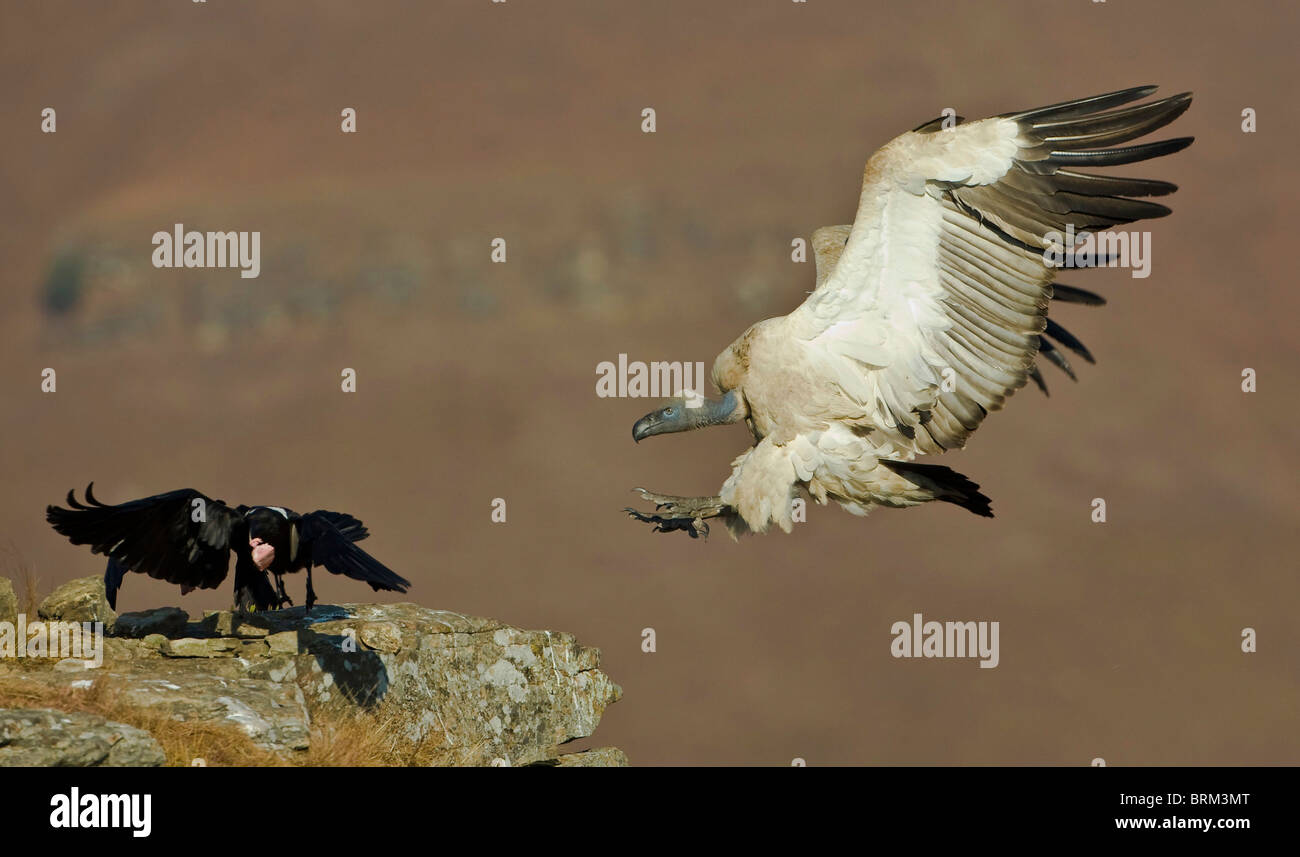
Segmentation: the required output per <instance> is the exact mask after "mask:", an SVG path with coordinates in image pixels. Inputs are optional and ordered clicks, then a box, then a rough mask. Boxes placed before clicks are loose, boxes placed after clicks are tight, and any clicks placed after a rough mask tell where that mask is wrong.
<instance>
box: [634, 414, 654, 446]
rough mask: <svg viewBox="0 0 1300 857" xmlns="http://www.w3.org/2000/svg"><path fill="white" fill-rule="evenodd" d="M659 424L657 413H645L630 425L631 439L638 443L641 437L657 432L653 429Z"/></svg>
mask: <svg viewBox="0 0 1300 857" xmlns="http://www.w3.org/2000/svg"><path fill="white" fill-rule="evenodd" d="M658 426H659V417H658V414H657V413H650V414H646V415H645V416H644V417H642V418H641V419H639V420H637V421H636V422H635V423H633V425H632V440H634V441H636V442H637V443H640V442H641V441H642V440H643V439H645V438H647V437H649V436H650V435H652V434H657V432H656V431H655V429H656V428H657V427H658Z"/></svg>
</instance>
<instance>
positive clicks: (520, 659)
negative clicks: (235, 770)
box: [0, 578, 626, 766]
mask: <svg viewBox="0 0 1300 857" xmlns="http://www.w3.org/2000/svg"><path fill="white" fill-rule="evenodd" d="M95 580H97V579H96V578H89V579H87V580H84V581H74V584H75V586H74V584H68V585H66V586H64V587H60V589H59V590H58V591H57V592H56V593H55V594H56V595H58V594H59V593H62V592H64V591H65V590H67V591H68V593H75V595H74V596H72V597H61V600H60V601H58V602H57V603H58V604H59V605H67V607H66V608H63V607H56V606H55V603H54V596H51V598H50V599H46V602H45V603H44V604H43V605H42V611H41V612H42V616H45V615H46V607H47V605H48V606H50V609H49V617H50V618H59V619H65V620H70V619H71V618H72V617H78V618H77V621H85V620H83V619H81V618H80V617H83V616H85V615H86V612H87V609H91V610H97V609H98V605H97V603H96V601H95V598H94V597H93V592H94V585H93V583H92V581H95ZM100 586H101V589H100V593H101V595H102V583H101V584H100ZM104 606H105V607H106V606H107V605H106V604H105V605H104ZM65 609H66V610H67V611H68V612H64V610H65ZM115 618H116V625H115V626H114V631H113V636H111V637H109V638H107V639H105V641H104V657H103V664H102V665H101V666H99V667H97V668H87V667H86V666H85V664H84V663H82V662H80V661H73V660H65V661H62V662H59V663H58V664H57V665H55V663H54V661H49V662H48V663H49V664H50V667H49V668H42V669H31V668H30V666H29V668H26V669H21V670H18V669H14V668H13V667H12V666H10V667H9V668H8V675H9V677H10V678H11V679H12V678H20V679H21V680H22V681H25V682H34V683H37V684H40V685H44V686H46V687H47V688H53V689H62V688H77V687H87V686H89V685H90V683H92V682H97V681H105V682H109V683H110V684H111V686H112V687H113V688H114V689H115V691H116V692H117V693H118V694H119V696H120V698H121V699H122V700H123V701H125V702H127V703H129V704H130V705H133V706H140V707H145V708H149V709H155V710H157V711H159V712H162V713H164V714H166V715H167V716H168V717H170V718H174V719H177V720H185V721H190V720H194V721H203V722H220V723H226V724H233V725H235V726H237V727H238V728H240V729H241V730H243V732H244V733H245V734H246V735H247V736H248V737H249V738H250V739H251V740H252V741H253V742H254V743H255V744H257V745H258V746H260V747H262V748H264V749H266V750H270V751H273V752H275V753H277V754H281V755H284V756H285V757H286V758H290V759H291V758H292V757H293V754H295V753H297V752H299V751H302V750H304V749H307V748H308V747H309V745H310V742H311V740H312V732H313V730H312V725H313V718H315V717H318V716H319V715H321V714H322V713H323V712H327V711H329V712H334V713H337V712H338V711H339V710H347V711H352V710H356V711H365V712H375V713H382V718H383V722H384V723H385V724H386V727H387V728H388V729H390V730H392V731H393V732H394V733H395V736H396V737H397V738H398V739H400V740H401V741H403V742H406V743H407V744H409V745H410V746H413V747H414V746H423V747H426V748H428V747H434V748H436V749H437V751H438V754H437V755H438V758H440V759H444V760H445V762H446V763H447V764H459V765H511V766H517V765H529V764H551V765H623V764H626V758H625V757H624V756H623V754H622V753H621V751H618V750H616V749H614V748H601V749H598V750H591V751H588V752H585V753H578V754H567V755H562V754H561V752H560V747H561V746H562V745H564V744H565V743H567V742H570V741H573V740H576V739H580V738H585V737H588V736H590V735H591V734H592V733H593V732H594V731H595V729H596V725H597V724H598V723H599V722H600V718H601V716H602V714H603V713H604V710H605V707H606V706H607V705H609V704H610V703H612V702H614V701H616V700H617V699H618V698H619V696H620V694H621V691H620V689H619V687H618V685H616V684H614V683H613V681H611V680H610V678H609V677H608V676H607V675H605V674H604V673H603V672H601V671H600V670H599V669H598V667H599V664H600V652H599V650H597V649H593V648H588V647H584V646H581V645H579V644H578V642H577V641H576V640H575V639H574V638H573V636H572V635H570V634H565V633H561V632H555V631H528V630H523V629H520V628H515V627H512V626H510V625H507V624H505V623H502V622H498V621H495V620H491V619H482V618H477V617H472V616H464V615H461V614H459V613H453V612H449V611H445V610H431V609H428V608H425V607H420V606H417V605H415V604H387V605H377V604H344V605H338V606H327V605H321V604H318V605H316V606H315V607H314V608H313V609H312V610H311V612H310V613H307V612H306V611H305V610H304V609H303V608H301V607H295V608H291V609H288V610H280V611H273V612H270V613H263V614H239V613H230V612H224V611H223V612H213V613H208V614H205V615H204V616H203V617H202V618H201V619H199V620H197V621H188V618H189V617H188V616H186V615H185V614H184V613H183V612H181V611H179V610H178V609H177V608H160V609H156V610H152V611H148V612H147V613H144V614H138V613H137V614H132V613H127V614H123V615H122V616H120V617H115ZM102 619H103V616H102V614H101V615H100V620H101V621H102ZM5 674H6V665H5V663H4V662H3V661H0V676H4V675H5Z"/></svg>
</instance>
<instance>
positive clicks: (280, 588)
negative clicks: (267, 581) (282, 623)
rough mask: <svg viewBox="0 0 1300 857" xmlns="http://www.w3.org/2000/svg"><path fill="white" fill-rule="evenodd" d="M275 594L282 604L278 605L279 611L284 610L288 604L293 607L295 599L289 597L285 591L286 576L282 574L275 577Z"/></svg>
mask: <svg viewBox="0 0 1300 857" xmlns="http://www.w3.org/2000/svg"><path fill="white" fill-rule="evenodd" d="M275 594H276V597H277V598H279V599H280V603H279V604H278V605H276V609H277V610H278V609H282V608H283V607H284V605H286V604H288V605H289V606H290V607H292V606H293V599H292V598H290V597H289V593H287V592H285V591H284V575H282V574H277V575H276V576H275Z"/></svg>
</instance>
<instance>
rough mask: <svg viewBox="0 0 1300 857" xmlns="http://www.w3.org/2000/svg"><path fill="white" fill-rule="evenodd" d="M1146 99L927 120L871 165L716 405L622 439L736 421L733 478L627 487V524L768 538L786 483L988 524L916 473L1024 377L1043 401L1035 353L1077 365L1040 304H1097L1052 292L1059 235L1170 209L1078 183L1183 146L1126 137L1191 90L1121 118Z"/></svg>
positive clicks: (955, 492)
mask: <svg viewBox="0 0 1300 857" xmlns="http://www.w3.org/2000/svg"><path fill="white" fill-rule="evenodd" d="M1155 89H1156V87H1154V86H1140V87H1134V88H1132V89H1125V90H1122V91H1119V92H1112V93H1108V94H1106V95H1096V96H1092V97H1089V98H1081V99H1078V100H1076V101H1067V102H1064V103H1061V104H1053V105H1051V106H1049V107H1040V108H1037V109H1034V110H1025V111H1021V112H1018V113H1007V114H1004V115H1002V116H997V117H994V118H991V119H983V120H980V121H976V122H969V123H967V122H964V121H963V120H962V119H961V117H956V121H955V122H952V121H945V120H944V119H942V118H941V119H935V120H933V121H931V122H927V123H926V124H924V125H921V126H920V127H919V128H917V129H916V130H914V131H911V132H909V133H906V134H903V135H902V136H900V137H897V138H895V139H894V140H892V141H891V142H889V143H887V144H886V145H885V146H884V147H883V148H881V149H880V150H878V151H877V152H876V153H875V154H874V155H872V156H871V159H870V160H869V161H867V166H866V170H865V172H864V176H863V182H862V192H861V197H860V200H859V203H858V210H857V215H856V218H855V220H854V222H853V225H852V226H827V227H823V228H821V229H818V230H817V231H815V232H814V233H813V237H812V245H813V250H814V253H815V257H816V268H817V284H816V288H815V289H814V290H813V291H812V292H811V293H810V294H809V295H808V298H807V299H806V300H805V301H804V302H803V303H802V304H801V305H800V306H799V307H798V308H797V309H795V310H794V312H792V313H790V314H789V315H787V316H784V317H782V318H770V319H766V320H764V321H760V322H758V323H757V324H755V325H753V326H752V327H750V328H749V329H748V330H746V331H745V332H744V333H743V334H741V335H740V337H739V338H738V339H737V340H736V341H735V342H733V343H732V344H731V345H729V346H728V347H727V349H726V350H725V351H723V352H722V353H721V354H720V355H718V359H717V361H716V362H715V363H714V365H713V382H714V384H715V385H716V386H717V387H718V389H719V390H720V391H721V393H722V396H721V397H720V398H718V399H705V400H704V401H703V402H700V400H699V398H698V397H697V398H696V399H695V400H694V401H689V400H687V399H685V398H682V399H676V400H673V401H670V402H668V403H667V404H666V405H664V406H663V407H661V408H659V409H658V410H655V411H653V412H651V413H649V414H647V415H646V416H644V417H642V418H641V419H639V420H637V422H636V424H635V425H634V426H633V429H632V436H633V438H634V439H635V440H636V441H638V442H639V441H641V440H643V439H644V438H647V437H650V436H652V435H657V434H664V433H667V432H679V431H687V430H689V429H697V428H703V427H705V426H713V425H724V424H729V423H738V422H745V423H746V424H748V426H749V429H750V431H751V432H752V434H753V437H754V444H753V446H752V447H751V448H750V449H748V450H746V451H745V452H744V454H742V455H741V456H740V457H738V458H737V459H736V460H735V461H734V462H733V463H732V472H731V475H730V477H728V478H727V480H726V482H725V483H724V484H723V486H722V490H721V491H720V492H719V495H718V496H716V497H678V496H672V495H665V494H656V493H653V492H649V491H646V490H644V489H640V488H638V489H636V490H637V491H638V492H640V494H641V496H642V497H643V498H644V499H645V500H648V501H650V502H651V503H653V504H654V505H655V507H656V508H655V511H653V512H651V513H648V514H643V513H642V512H639V511H636V510H634V509H628V510H627V511H628V513H629V514H631V515H632V517H634V518H636V519H638V520H641V521H647V522H650V523H653V524H654V525H655V529H656V530H658V531H661V532H667V531H671V530H685V531H687V532H688V533H689V534H690V535H691V536H692V537H695V536H697V535H700V534H707V532H708V525H707V524H705V522H704V521H705V519H706V518H716V517H720V518H722V519H723V520H724V521H725V522H726V524H727V526H728V528H729V529H730V531H731V532H732V534H733V535H735V534H737V533H742V532H763V531H765V530H767V529H768V527H770V526H772V525H773V524H775V525H776V526H778V527H780V528H781V529H783V530H785V531H786V532H789V531H790V528H791V505H792V502H793V500H794V499H795V497H796V492H797V491H798V490H799V489H800V488H802V489H804V490H806V491H807V493H808V494H809V495H810V496H811V497H813V498H814V499H816V500H817V501H818V502H819V503H823V504H824V503H826V501H827V500H834V501H836V502H838V503H839V504H840V505H841V506H843V507H844V508H845V509H847V510H849V511H850V512H852V513H854V514H856V515H865V514H867V513H868V512H869V511H870V510H871V509H872V508H873V507H875V506H890V507H894V508H900V507H907V506H915V505H918V504H920V503H926V502H929V501H931V500H942V501H945V502H948V503H955V504H957V505H959V506H962V507H963V508H966V509H968V510H970V511H971V512H974V513H975V514H977V515H983V516H986V517H992V511H991V509H990V501H989V499H988V498H987V497H986V496H984V495H983V494H981V493H980V492H979V486H978V485H976V484H975V483H974V482H972V481H971V480H969V479H967V478H966V477H965V476H963V475H961V474H960V473H957V472H956V471H954V470H952V469H950V468H948V467H944V466H941V465H937V464H921V463H917V462H916V461H915V459H916V458H917V457H918V456H926V455H938V454H941V453H943V452H946V451H948V450H952V449H961V448H962V447H964V446H965V445H966V442H967V440H968V439H969V438H970V435H971V433H972V432H974V431H975V430H976V429H977V428H979V426H980V424H981V423H983V421H984V418H985V417H986V416H988V415H989V413H990V412H992V411H996V410H998V409H999V408H1001V407H1002V406H1003V405H1004V404H1005V403H1006V400H1007V398H1008V397H1009V396H1010V395H1011V394H1012V393H1014V392H1015V391H1016V390H1018V389H1020V387H1022V386H1024V384H1025V383H1026V381H1027V380H1029V379H1032V380H1033V381H1034V382H1035V383H1036V384H1037V386H1038V387H1039V388H1040V389H1042V391H1043V392H1044V393H1046V392H1047V388H1046V385H1045V384H1044V382H1043V378H1042V376H1041V375H1040V374H1039V370H1038V366H1037V359H1038V358H1039V357H1040V356H1041V357H1043V358H1045V359H1046V360H1047V361H1049V362H1051V363H1054V364H1055V365H1056V366H1057V367H1059V368H1060V369H1062V370H1063V371H1064V372H1065V373H1066V374H1067V375H1069V376H1070V377H1071V378H1073V377H1074V372H1073V369H1072V368H1071V366H1070V363H1069V361H1068V360H1067V359H1066V357H1065V355H1064V354H1063V353H1062V352H1061V350H1060V349H1058V348H1057V345H1056V343H1059V344H1060V345H1061V346H1064V347H1065V348H1067V349H1069V350H1071V351H1073V352H1075V353H1076V354H1078V355H1079V356H1080V357H1082V358H1083V359H1084V360H1086V361H1088V362H1089V363H1091V362H1093V358H1092V355H1091V354H1090V353H1089V351H1088V349H1087V348H1085V347H1084V345H1083V344H1082V343H1081V342H1079V340H1078V339H1076V338H1075V337H1074V336H1072V335H1071V334H1070V333H1069V332H1068V331H1066V330H1065V329H1064V328H1063V327H1061V326H1060V325H1059V324H1057V323H1056V322H1055V321H1054V320H1052V319H1049V318H1048V310H1049V308H1050V307H1051V306H1052V301H1053V298H1055V300H1056V301H1060V302H1065V303H1075V304H1085V305H1098V304H1102V303H1104V302H1105V301H1104V300H1103V299H1102V298H1101V297H1099V296H1098V295H1096V294H1093V293H1092V292H1088V291H1085V290H1083V289H1079V288H1075V287H1073V286H1065V285H1060V284H1057V285H1055V286H1053V283H1052V279H1053V276H1054V274H1055V267H1054V265H1055V264H1057V263H1058V262H1059V259H1060V257H1061V256H1064V257H1065V262H1066V266H1071V265H1072V264H1073V261H1072V258H1071V254H1070V250H1071V248H1070V247H1067V246H1063V243H1064V242H1063V240H1062V238H1061V237H1060V236H1062V235H1068V234H1072V233H1071V232H1070V231H1069V228H1070V227H1072V228H1073V233H1079V232H1082V231H1085V230H1086V231H1090V232H1092V231H1097V230H1104V229H1107V228H1109V227H1112V226H1114V225H1116V224H1122V223H1130V222H1132V221H1135V220H1142V219H1145V218H1154V217H1163V216H1164V215H1166V214H1169V209H1168V208H1166V207H1165V206H1163V205H1160V204H1158V203H1155V202H1149V201H1147V200H1145V199H1141V197H1153V196H1164V195H1166V194H1169V193H1172V192H1173V191H1174V190H1176V189H1177V188H1176V187H1175V186H1174V185H1173V184H1170V183H1169V182H1163V181H1156V180H1153V179H1146V178H1122V177H1119V176H1113V175H1106V174H1100V173H1094V172H1091V169H1092V168H1096V167H1111V166H1118V165H1122V164H1133V163H1137V162H1140V161H1146V160H1149V159H1151V158H1156V157H1160V156H1162V155H1168V154H1171V153H1173V152H1177V151H1180V150H1182V149H1184V148H1186V147H1187V146H1188V145H1190V144H1191V142H1192V138H1190V137H1181V138H1177V139H1171V140H1163V141H1160V142H1153V143H1141V144H1136V143H1132V142H1131V141H1132V140H1134V139H1136V138H1138V137H1142V136H1143V135H1145V134H1147V133H1149V132H1151V131H1154V130H1155V129H1157V128H1160V127H1162V126H1164V125H1167V124H1168V123H1170V122H1172V121H1173V120H1175V119H1176V118H1178V117H1179V116H1180V115H1181V114H1182V113H1183V111H1185V110H1186V109H1187V107H1188V105H1189V104H1190V103H1191V99H1192V96H1191V94H1190V93H1183V94H1180V95H1174V96H1171V97H1168V98H1162V99H1158V100H1154V101H1148V102H1146V103H1143V104H1133V103H1132V102H1135V101H1140V100H1141V99H1144V98H1146V97H1147V96H1148V95H1150V94H1151V93H1153V92H1154V91H1155ZM1105 261H1106V260H1101V263H1104V262H1105ZM1081 262H1082V264H1083V265H1084V266H1086V265H1087V260H1086V259H1081ZM1092 264H1098V262H1097V261H1094V262H1092ZM1053 340H1055V343H1054V342H1053Z"/></svg>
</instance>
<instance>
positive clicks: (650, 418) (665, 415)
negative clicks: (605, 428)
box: [632, 390, 745, 443]
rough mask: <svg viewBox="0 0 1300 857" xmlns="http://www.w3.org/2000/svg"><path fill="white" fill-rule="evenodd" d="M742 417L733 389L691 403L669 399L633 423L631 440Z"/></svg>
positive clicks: (739, 399) (736, 419)
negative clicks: (716, 396)
mask: <svg viewBox="0 0 1300 857" xmlns="http://www.w3.org/2000/svg"><path fill="white" fill-rule="evenodd" d="M744 418H745V409H744V404H743V400H742V399H741V397H740V396H738V395H737V394H736V391H735V390H732V391H731V392H729V393H726V394H725V395H723V396H722V398H720V399H700V398H697V399H695V400H694V401H691V400H688V399H685V398H677V399H670V400H669V401H667V402H666V403H664V404H663V405H662V406H660V407H659V408H657V409H656V410H653V411H651V412H650V413H648V414H646V415H645V416H644V417H642V418H641V419H639V420H637V421H636V423H635V424H633V426H632V439H633V440H634V441H636V442H637V443H640V442H641V441H642V439H644V438H647V437H651V436H653V435H656V434H668V433H670V432H675V431H690V430H691V429H697V428H704V427H705V426H716V425H723V424H726V423H734V422H739V421H741V420H743V419H744Z"/></svg>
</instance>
